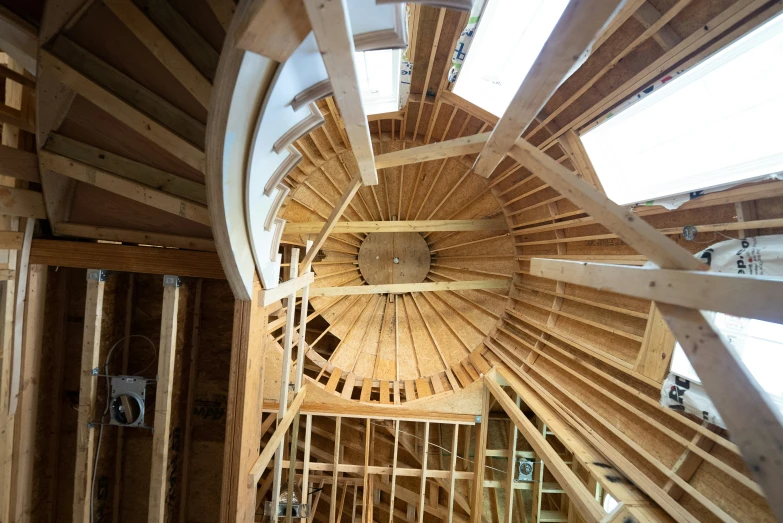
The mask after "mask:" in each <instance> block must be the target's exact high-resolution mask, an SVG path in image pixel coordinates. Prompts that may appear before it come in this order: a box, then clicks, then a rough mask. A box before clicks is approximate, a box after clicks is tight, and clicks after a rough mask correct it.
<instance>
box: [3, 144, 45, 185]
mask: <svg viewBox="0 0 783 523" xmlns="http://www.w3.org/2000/svg"><path fill="white" fill-rule="evenodd" d="M0 176H11V177H12V178H16V179H17V180H24V181H26V182H36V183H40V182H41V177H40V176H39V175H38V158H37V157H36V155H35V153H29V152H27V151H21V150H19V149H17V148H15V147H9V146H7V145H0Z"/></svg>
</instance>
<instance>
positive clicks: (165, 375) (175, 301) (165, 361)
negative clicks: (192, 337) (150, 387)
mask: <svg viewBox="0 0 783 523" xmlns="http://www.w3.org/2000/svg"><path fill="white" fill-rule="evenodd" d="M178 310H179V277H178V276H173V275H165V276H163V308H162V315H161V319H160V347H159V348H158V383H157V386H156V392H155V421H154V425H153V427H154V432H153V435H152V471H151V473H150V498H149V500H150V501H149V512H148V513H149V517H148V521H149V522H150V523H153V522H156V523H163V521H164V515H165V509H166V490H167V487H168V462H169V460H168V453H169V432H170V429H171V397H172V394H173V381H174V356H175V354H176V348H177V312H178Z"/></svg>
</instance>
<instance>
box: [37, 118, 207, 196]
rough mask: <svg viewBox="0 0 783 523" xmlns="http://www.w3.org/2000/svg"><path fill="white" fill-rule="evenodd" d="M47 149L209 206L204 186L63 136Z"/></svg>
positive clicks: (54, 135)
mask: <svg viewBox="0 0 783 523" xmlns="http://www.w3.org/2000/svg"><path fill="white" fill-rule="evenodd" d="M44 149H46V150H47V151H51V152H53V153H56V154H59V155H61V156H66V157H68V158H72V159H74V160H78V161H80V162H82V163H86V164H88V165H91V166H93V167H97V168H98V169H102V170H104V171H108V172H110V173H113V174H116V175H119V176H122V177H123V178H127V179H129V180H133V181H135V182H139V183H141V184H144V185H148V186H150V187H152V188H153V189H158V190H160V191H163V192H166V193H170V194H173V195H174V196H179V197H181V198H185V199H187V200H193V201H194V202H196V203H201V204H206V203H207V193H206V188H205V187H204V184H201V183H198V182H194V181H193V180H188V179H187V178H183V177H181V176H178V175H176V174H171V173H168V172H166V171H163V170H161V169H156V168H155V167H151V166H149V165H146V164H143V163H141V162H137V161H135V160H131V159H130V158H125V157H123V156H120V155H117V154H114V153H111V152H109V151H104V150H103V149H100V148H98V147H94V146H92V145H89V144H86V143H82V142H80V141H78V140H74V139H72V138H68V137H67V136H63V135H61V134H57V133H51V134H50V135H49V138H48V140H47V141H46V144H45V146H44Z"/></svg>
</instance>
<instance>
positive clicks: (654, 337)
mask: <svg viewBox="0 0 783 523" xmlns="http://www.w3.org/2000/svg"><path fill="white" fill-rule="evenodd" d="M675 341H676V340H675V339H674V334H672V331H671V329H669V327H668V326H667V325H666V320H665V319H664V317H663V315H662V314H661V312H660V311H659V310H658V307H656V306H655V302H653V303H651V304H650V314H649V317H648V319H647V328H646V329H645V331H644V341H643V342H642V348H641V350H640V351H639V356H638V357H637V358H636V364H635V365H634V370H635V371H637V372H640V373H641V374H644V375H645V376H647V377H648V378H651V379H653V380H655V381H658V382H663V378H664V376H665V375H666V371H667V369H668V368H669V361H671V357H672V352H674V343H675Z"/></svg>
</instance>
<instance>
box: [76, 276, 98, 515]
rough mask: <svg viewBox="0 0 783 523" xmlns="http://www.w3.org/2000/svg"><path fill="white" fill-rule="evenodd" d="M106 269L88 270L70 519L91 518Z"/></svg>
mask: <svg viewBox="0 0 783 523" xmlns="http://www.w3.org/2000/svg"><path fill="white" fill-rule="evenodd" d="M105 283H106V272H105V271H102V270H100V269H89V270H87V296H86V298H85V300H84V334H83V337H82V363H81V371H80V375H79V414H78V421H77V423H76V468H75V474H74V483H73V521H74V523H77V522H84V523H86V522H88V521H90V499H92V474H93V460H94V452H95V429H94V428H93V427H92V422H93V421H94V420H95V402H96V398H97V395H98V378H97V376H94V375H93V369H97V368H98V355H99V353H100V349H101V321H102V320H103V291H104V287H105Z"/></svg>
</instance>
